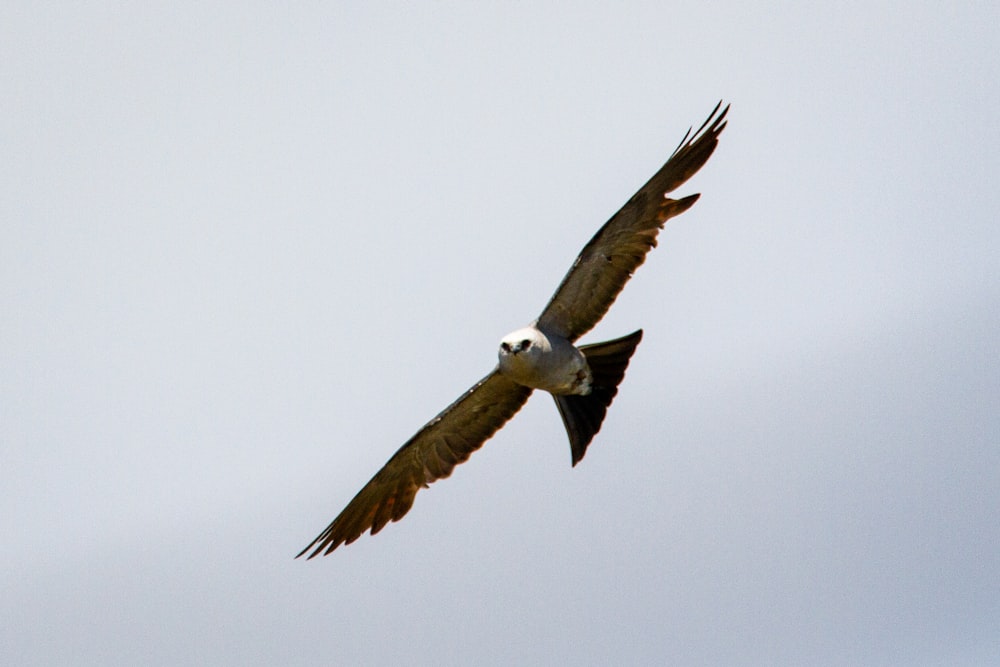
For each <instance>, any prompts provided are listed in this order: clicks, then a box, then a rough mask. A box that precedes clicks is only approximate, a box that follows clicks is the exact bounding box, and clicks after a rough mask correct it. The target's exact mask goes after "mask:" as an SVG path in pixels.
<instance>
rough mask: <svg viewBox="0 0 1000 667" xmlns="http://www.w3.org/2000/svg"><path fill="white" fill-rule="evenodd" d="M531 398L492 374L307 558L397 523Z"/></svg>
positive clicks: (351, 506)
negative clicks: (420, 495)
mask: <svg viewBox="0 0 1000 667" xmlns="http://www.w3.org/2000/svg"><path fill="white" fill-rule="evenodd" d="M530 395H531V388H530V387H525V386H522V385H519V384H517V383H515V382H513V381H512V380H509V379H507V378H506V377H504V376H502V375H500V373H499V372H497V371H496V370H494V371H493V372H492V373H490V374H489V375H487V376H486V377H485V378H483V379H482V380H480V381H479V382H478V383H476V385H475V386H474V387H472V388H471V389H469V390H468V391H467V392H465V393H464V394H462V396H461V397H460V398H459V399H458V400H457V401H455V402H454V403H452V404H451V405H449V406H448V407H447V408H445V409H444V411H442V412H441V414H439V415H438V416H437V417H435V418H434V419H432V420H431V421H430V422H428V423H427V425H426V426H424V427H423V428H422V429H420V431H418V432H417V434H416V435H414V436H413V437H412V438H410V439H409V441H408V442H407V443H406V444H404V445H403V446H402V447H400V448H399V450H398V451H397V452H396V453H395V454H393V456H392V458H390V459H389V461H388V462H387V463H386V464H385V465H384V466H382V469H381V470H379V471H378V472H377V473H375V476H374V477H372V479H371V481H370V482H368V483H367V484H366V485H365V486H364V488H362V489H361V491H359V492H358V495H356V496H354V499H353V500H351V502H350V503H348V504H347V507H346V508H344V511H343V512H341V513H340V515H339V516H337V518H336V519H334V520H333V523H331V524H330V525H329V526H327V528H326V530H324V531H323V532H322V533H320V534H319V536H317V537H316V539H315V540H313V541H312V542H311V543H310V544H309V546H307V547H306V548H305V549H303V550H302V551H301V552H299V555H298V556H296V558H298V557H299V556H301V555H303V554H304V553H306V552H307V551H309V550H310V549H311V550H312V553H311V554H309V558H313V557H315V556H317V555H318V554H319V553H320V552H323V555H324V556H325V555H326V554H328V553H330V552H331V551H333V550H334V549H336V548H337V547H339V546H340V545H341V544H350V543H351V542H353V541H354V540H356V539H358V538H359V537H361V535H362V534H364V532H365V531H367V530H369V529H371V534H372V535H374V534H375V533H377V532H378V531H380V530H382V528H384V527H385V525H386V524H387V523H389V522H390V521H399V520H400V519H402V518H403V515H405V514H406V513H407V512H408V511H409V510H410V507H412V506H413V499H414V498H415V497H416V495H417V491H419V490H420V489H421V488H422V487H425V486H427V485H429V484H430V483H431V482H434V481H436V480H439V479H442V478H444V477H448V476H449V475H450V474H451V472H452V470H454V469H455V466H456V465H458V464H459V463H463V462H464V461H465V460H467V459H468V458H469V456H471V455H472V452H474V451H476V450H477V449H479V448H480V447H482V445H483V443H484V442H486V441H487V440H488V439H489V438H490V437H491V436H492V435H493V434H494V433H496V432H497V431H498V430H499V429H500V427H501V426H503V425H504V424H506V423H507V421H508V420H509V419H510V418H511V417H513V416H514V415H515V414H517V411H518V410H520V409H521V406H523V405H524V403H525V402H526V401H527V400H528V396H530Z"/></svg>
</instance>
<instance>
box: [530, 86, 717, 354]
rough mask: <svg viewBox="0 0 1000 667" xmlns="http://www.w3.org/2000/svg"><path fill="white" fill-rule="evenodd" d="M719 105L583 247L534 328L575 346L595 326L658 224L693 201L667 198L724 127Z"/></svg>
mask: <svg viewBox="0 0 1000 667" xmlns="http://www.w3.org/2000/svg"><path fill="white" fill-rule="evenodd" d="M721 106H722V102H719V104H718V105H717V106H716V107H715V109H714V110H713V111H712V113H711V115H710V116H709V117H708V119H707V120H706V121H705V122H704V123H703V124H702V126H701V127H700V128H698V131H697V132H695V133H694V134H693V135H692V134H691V132H690V130H689V131H688V133H687V134H686V135H684V138H683V139H682V140H681V143H680V145H679V146H678V147H677V149H676V150H675V151H674V152H673V155H671V156H670V159H668V160H667V162H666V164H664V165H663V166H662V167H660V170H659V171H657V172H656V173H655V174H653V177H652V178H650V179H649V181H648V182H647V183H646V184H645V185H644V186H642V187H641V188H640V189H639V191H638V192H636V193H635V194H634V195H633V196H632V198H631V199H629V200H628V202H626V204H625V205H624V206H622V208H621V210H619V211H618V212H617V213H615V214H614V215H613V216H611V219H610V220H608V221H607V222H606V223H604V226H603V227H601V228H600V229H599V230H598V232H597V234H595V235H594V238H592V239H590V242H589V243H587V245H586V246H584V248H583V251H582V252H581V253H580V255H579V256H578V257H577V258H576V261H575V262H574V263H573V266H572V268H570V270H569V273H567V274H566V277H565V278H563V281H562V284H560V285H559V288H558V289H557V290H556V293H555V294H554V295H552V300H551V301H549V303H548V305H547V306H545V310H543V311H542V314H541V315H540V316H539V317H538V328H539V329H542V330H544V331H550V332H553V333H556V334H559V335H560V336H564V337H565V338H568V339H569V340H571V341H574V340H576V339H577V338H579V337H580V336H582V335H583V334H585V333H587V332H588V331H590V329H591V328H592V327H593V326H594V325H595V324H597V323H598V322H600V321H601V318H602V317H604V314H605V313H607V312H608V309H609V308H610V307H611V304H612V303H614V301H615V299H616V298H617V297H618V294H619V293H620V292H621V291H622V288H623V287H625V283H626V282H628V279H629V278H631V277H632V274H633V273H634V272H635V270H636V269H637V268H639V265H640V264H642V263H643V262H644V261H645V260H646V253H648V252H649V251H650V250H651V249H652V248H653V247H654V246H656V235H657V234H658V233H659V231H660V230H661V229H663V225H664V223H665V222H666V221H667V220H669V219H670V218H672V217H674V216H675V215H680V214H681V213H683V212H684V211H686V210H688V209H689V208H690V207H691V206H692V205H693V204H694V203H695V201H696V200H697V199H698V195H688V196H687V197H684V198H682V199H671V198H669V197H667V194H668V193H670V192H672V191H673V190H675V189H676V188H678V187H680V186H681V185H683V184H684V182H685V181H686V180H687V179H689V178H691V177H692V176H693V175H694V174H695V172H697V171H698V170H699V169H701V168H702V166H703V165H704V164H705V162H707V161H708V158H709V157H711V155H712V152H713V151H714V150H715V147H716V145H718V143H719V133H720V132H722V130H723V129H725V127H726V112H727V111H729V107H728V106H727V107H726V108H725V109H722V112H721V113H719V109H720V107H721Z"/></svg>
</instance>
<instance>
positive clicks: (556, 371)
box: [296, 102, 729, 558]
mask: <svg viewBox="0 0 1000 667" xmlns="http://www.w3.org/2000/svg"><path fill="white" fill-rule="evenodd" d="M721 107H722V103H721V102H720V103H719V104H718V105H716V107H715V109H714V110H713V111H712V113H711V115H709V117H708V119H707V120H706V121H705V122H704V123H703V124H702V126H701V127H700V128H698V131H697V132H695V133H694V134H692V133H691V131H690V130H688V132H687V134H685V135H684V138H683V139H682V140H681V143H680V144H679V145H678V146H677V149H676V150H674V152H673V154H672V155H671V156H670V158H669V159H668V160H667V162H666V164H664V165H663V166H662V167H661V168H660V170H659V171H657V172H656V174H654V175H653V177H652V178H650V179H649V181H648V182H647V183H646V184H645V185H644V186H642V188H640V190H639V191H638V192H637V193H635V195H633V196H632V198H631V199H629V200H628V202H627V203H626V204H625V205H624V206H623V207H622V208H621V210H619V211H618V212H617V213H615V214H614V215H613V216H612V217H611V219H610V220H608V222H607V223H605V224H604V226H603V227H601V229H600V230H599V231H598V232H597V234H595V235H594V238H592V239H591V240H590V242H589V243H587V245H586V246H584V248H583V251H582V252H581V253H580V255H579V257H577V258H576V261H575V262H573V266H572V268H570V270H569V273H567V274H566V277H565V278H563V281H562V283H561V284H560V285H559V288H558V289H556V292H555V294H553V295H552V299H551V300H550V301H549V303H548V305H547V306H545V309H544V310H542V314H541V315H539V316H538V319H537V320H535V321H534V322H533V323H532V324H530V325H528V326H527V327H525V328H523V329H518V330H517V331H514V332H512V333H510V334H507V335H506V336H504V338H503V340H502V341H501V343H500V351H499V355H500V363H499V364H498V365H497V367H496V368H494V369H493V370H492V371H491V372H490V374H489V375H487V376H486V377H485V378H483V379H482V380H480V381H479V382H477V383H476V384H475V385H474V386H473V387H472V388H471V389H469V390H468V391H467V392H465V393H464V394H463V395H462V396H461V397H460V398H459V399H458V400H457V401H455V402H454V403H452V404H451V405H449V406H448V407H447V408H445V409H444V411H442V412H441V414H439V415H438V416H437V417H435V418H434V419H432V420H431V421H430V422H428V423H427V425H425V426H424V427H423V428H422V429H420V430H419V431H418V432H417V434H416V435H414V436H413V437H412V438H410V440H409V441H408V442H407V443H406V444H404V445H403V446H402V447H400V448H399V450H398V451H397V452H396V453H395V454H393V456H392V458H390V459H389V461H388V462H387V463H386V464H385V465H384V466H382V469H381V470H379V471H378V472H377V473H376V474H375V476H374V477H373V478H372V479H371V481H369V482H368V483H367V484H366V485H365V486H364V488H362V489H361V491H359V492H358V494H357V495H356V496H354V499H353V500H351V502H350V503H348V504H347V507H346V508H344V511H342V512H341V513H340V514H339V515H338V516H337V518H336V519H334V520H333V522H332V523H331V524H330V525H329V526H327V528H326V530H324V531H323V532H322V533H320V534H319V536H317V537H316V539H315V540H313V541H312V542H311V543H310V544H309V546H307V547H306V548H305V549H303V550H302V551H301V552H300V553H299V554H298V556H302V555H303V554H305V553H306V552H308V551H310V550H312V553H311V554H309V558H313V557H314V556H316V555H318V554H320V553H323V554H324V555H326V554H329V553H330V552H331V551H333V550H334V549H336V548H337V547H339V546H340V545H341V544H350V543H351V542H353V541H354V540H356V539H358V537H360V536H361V535H362V534H364V533H365V531H367V530H371V533H372V535H374V534H375V533H377V532H378V531H380V530H382V528H383V527H384V526H385V525H386V524H387V523H389V522H390V521H398V520H399V519H401V518H403V516H404V515H405V514H406V513H407V512H408V511H409V509H410V507H411V506H412V505H413V499H414V498H415V497H416V495H417V491H419V490H420V489H421V488H423V487H426V486H427V485H429V484H430V483H431V482H434V481H436V480H439V479H441V478H443V477H447V476H449V475H450V474H451V472H452V470H454V468H455V466H456V465H458V464H459V463H462V462H464V461H465V460H466V459H468V458H469V456H470V455H471V454H472V452H474V451H476V450H477V449H479V448H480V447H481V446H482V445H483V443H484V442H486V440H487V439H489V438H490V437H491V436H492V435H493V434H494V433H496V432H497V431H498V430H499V429H500V428H501V427H502V426H503V425H504V424H505V423H506V422H507V421H508V420H509V419H510V418H511V417H513V416H514V415H515V414H516V413H517V411H518V410H520V409H521V406H523V405H524V403H525V402H526V401H527V400H528V397H529V396H530V395H531V392H532V391H534V390H535V389H543V390H545V391H547V392H549V393H550V394H552V397H553V398H554V399H555V402H556V407H558V408H559V414H560V415H562V419H563V423H564V424H565V426H566V433H567V434H568V435H569V442H570V449H571V451H572V457H573V465H576V464H577V463H579V462H580V460H581V459H582V458H583V455H584V454H585V453H586V451H587V446H588V445H589V444H590V441H591V440H593V438H594V435H595V434H596V433H597V432H598V431H599V430H600V428H601V422H602V421H603V420H604V415H605V414H606V413H607V410H608V406H610V405H611V401H612V400H613V399H614V397H615V395H616V394H617V393H618V384H619V383H620V382H621V381H622V378H623V377H624V376H625V369H626V368H627V367H628V363H629V359H631V358H632V353H633V352H635V348H636V346H637V345H638V344H639V341H640V340H641V339H642V330H641V329H640V330H639V331H636V332H635V333H632V334H629V335H628V336H625V337H623V338H618V339H615V340H612V341H608V342H606V343H597V344H594V345H583V346H580V347H577V346H576V345H574V342H575V341H576V340H577V339H579V338H580V337H581V336H582V335H584V334H585V333H587V332H588V331H590V329H592V328H593V327H594V325H596V324H597V323H598V322H600V321H601V318H603V317H604V315H605V313H607V312H608V309H609V308H610V307H611V304H612V303H614V301H615V298H616V297H617V296H618V294H619V293H620V292H621V291H622V288H623V287H625V283H626V282H628V279H629V278H631V277H632V274H633V273H634V272H635V270H636V269H637V268H638V267H639V265H641V264H642V263H643V261H644V260H645V259H646V253H648V252H649V251H650V250H651V249H652V248H654V247H655V246H656V235H657V234H658V233H659V231H660V229H662V228H663V225H664V223H666V221H667V220H669V219H670V218H672V217H674V216H676V215H680V214H681V213H683V212H684V211H686V210H688V209H689V208H691V206H692V205H693V204H694V203H695V202H696V201H697V200H698V197H699V195H697V194H693V195H688V196H687V197H683V198H681V199H671V198H670V197H669V196H668V194H669V193H670V192H673V191H674V190H675V189H676V188H678V187H680V186H681V185H683V184H684V182H685V181H687V180H688V179H689V178H690V177H691V176H693V175H694V174H695V172H697V171H698V170H699V169H701V167H702V166H703V165H704V164H705V162H707V161H708V158H709V157H710V156H711V155H712V153H713V152H714V151H715V147H716V146H717V145H718V140H719V134H720V133H721V132H722V130H723V129H724V128H725V127H726V113H727V112H728V111H729V107H728V106H727V107H726V108H724V109H722V111H721V113H720V111H719V109H720V108H721ZM298 556H296V558H297V557H298Z"/></svg>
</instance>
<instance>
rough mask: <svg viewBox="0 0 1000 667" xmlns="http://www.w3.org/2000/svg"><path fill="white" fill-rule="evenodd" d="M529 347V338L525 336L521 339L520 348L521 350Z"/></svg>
mask: <svg viewBox="0 0 1000 667" xmlns="http://www.w3.org/2000/svg"><path fill="white" fill-rule="evenodd" d="M529 347H531V341H530V340H528V339H527V338H525V339H524V340H522V341H521V350H522V351H524V350H527V349H528V348H529Z"/></svg>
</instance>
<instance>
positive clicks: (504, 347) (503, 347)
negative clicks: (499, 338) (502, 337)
mask: <svg viewBox="0 0 1000 667" xmlns="http://www.w3.org/2000/svg"><path fill="white" fill-rule="evenodd" d="M500 349H501V350H503V351H504V352H510V343H507V342H503V343H500Z"/></svg>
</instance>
